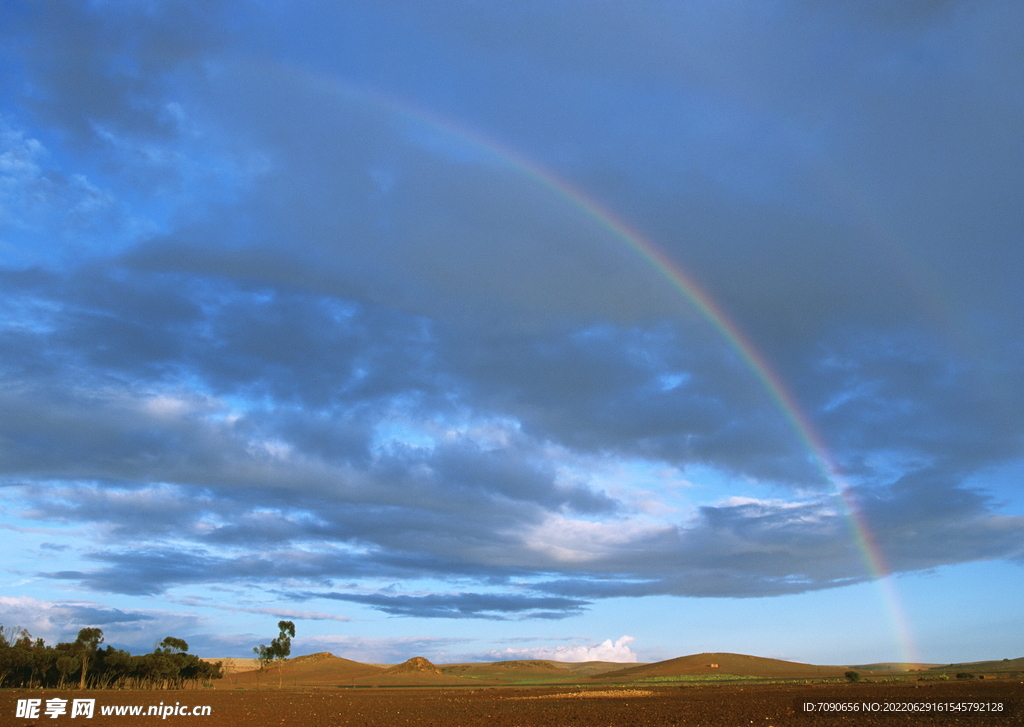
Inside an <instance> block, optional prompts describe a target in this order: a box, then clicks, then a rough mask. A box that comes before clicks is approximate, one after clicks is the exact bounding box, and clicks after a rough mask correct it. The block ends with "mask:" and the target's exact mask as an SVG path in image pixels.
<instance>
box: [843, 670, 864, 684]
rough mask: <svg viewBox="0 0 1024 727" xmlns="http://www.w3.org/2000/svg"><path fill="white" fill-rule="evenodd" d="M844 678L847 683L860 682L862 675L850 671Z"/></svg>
mask: <svg viewBox="0 0 1024 727" xmlns="http://www.w3.org/2000/svg"><path fill="white" fill-rule="evenodd" d="M843 676H845V677H846V681H848V682H859V681H860V673H859V672H855V671H848V672H846V673H845V674H844V675H843Z"/></svg>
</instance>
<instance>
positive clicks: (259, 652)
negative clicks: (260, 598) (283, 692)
mask: <svg viewBox="0 0 1024 727" xmlns="http://www.w3.org/2000/svg"><path fill="white" fill-rule="evenodd" d="M277 628H278V629H279V633H278V634H277V638H276V639H274V640H273V641H271V642H270V646H265V645H263V644H260V645H259V646H258V647H253V651H254V652H255V653H256V657H257V658H258V659H259V660H260V670H263V669H264V668H265V667H266V665H267V664H269V663H270V662H271V661H277V662H279V664H278V669H280V667H281V666H282V665H283V664H284V660H285V659H287V658H288V655H289V654H291V653H292V637H294V636H295V624H294V623H292V622H291V621H278V622H277ZM277 676H278V682H277V686H278V688H280V687H281V684H282V680H283V679H284V675H283V674H282V673H281V672H280V671H278V675H277Z"/></svg>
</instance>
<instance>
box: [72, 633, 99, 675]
mask: <svg viewBox="0 0 1024 727" xmlns="http://www.w3.org/2000/svg"><path fill="white" fill-rule="evenodd" d="M102 643H103V630H102V629H98V628H95V627H90V628H85V629H82V630H81V631H79V632H78V638H77V639H75V647H76V649H77V650H78V651H79V653H80V654H81V657H82V678H81V679H80V680H79V682H78V688H79V689H85V674H86V672H87V671H88V669H89V657H91V656H92V655H93V654H95V653H96V648H97V647H98V646H99V645H100V644H102Z"/></svg>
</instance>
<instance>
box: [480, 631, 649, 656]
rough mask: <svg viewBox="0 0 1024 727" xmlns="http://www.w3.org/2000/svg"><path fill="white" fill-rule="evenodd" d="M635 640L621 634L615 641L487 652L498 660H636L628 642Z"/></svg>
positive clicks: (606, 640)
mask: <svg viewBox="0 0 1024 727" xmlns="http://www.w3.org/2000/svg"><path fill="white" fill-rule="evenodd" d="M634 641H636V639H635V638H633V637H632V636H622V637H620V638H619V639H618V640H616V641H614V642H613V641H612V640H611V639H605V640H604V641H602V642H601V643H600V644H590V645H589V646H588V645H585V644H576V645H574V646H566V645H562V646H555V647H544V646H541V647H535V648H529V649H512V648H509V649H495V650H493V651H489V652H487V653H488V655H489V656H491V657H493V658H495V659H499V660H512V659H551V660H553V661H573V662H578V661H618V662H635V661H638V659H637V654H636V652H635V651H633V650H632V649H631V648H629V644H631V643H632V642H634Z"/></svg>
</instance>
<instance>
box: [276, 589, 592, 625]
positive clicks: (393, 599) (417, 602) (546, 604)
mask: <svg viewBox="0 0 1024 727" xmlns="http://www.w3.org/2000/svg"><path fill="white" fill-rule="evenodd" d="M296 597H297V598H301V597H304V598H329V599H333V600H338V601H351V602H352V603H362V604H364V605H367V606H371V607H373V608H376V609H379V610H381V611H383V612H384V613H389V614H391V615H393V616H415V617H418V618H486V619H494V620H504V619H507V618H510V617H512V616H514V617H516V618H542V619H561V618H568V617H569V616H575V615H577V614H579V613H580V612H581V611H582V610H583V608H584V607H585V606H588V605H590V604H589V602H587V601H583V600H579V599H573V598H562V597H553V596H528V595H521V594H508V593H432V594H429V595H426V596H413V595H387V594H369V593H338V592H327V593H306V594H301V595H296Z"/></svg>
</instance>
